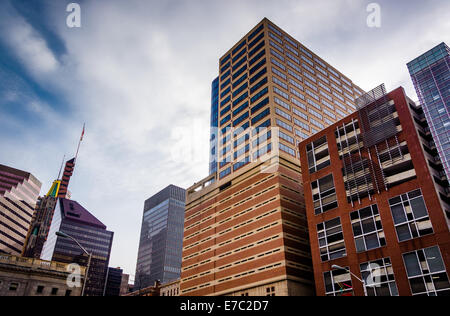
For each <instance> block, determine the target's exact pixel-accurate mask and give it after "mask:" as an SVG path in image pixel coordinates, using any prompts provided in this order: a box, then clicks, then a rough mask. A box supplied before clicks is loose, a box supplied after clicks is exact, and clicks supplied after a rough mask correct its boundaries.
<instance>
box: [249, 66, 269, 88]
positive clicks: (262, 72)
mask: <svg viewBox="0 0 450 316" xmlns="http://www.w3.org/2000/svg"><path fill="white" fill-rule="evenodd" d="M266 73H267V68H264V69H263V70H261V71H260V72H258V73H257V74H256V75H254V76H253V77H252V78H250V84H254V83H255V82H256V81H257V80H258V79H259V78H261V77H262V76H264V75H265V74H266Z"/></svg>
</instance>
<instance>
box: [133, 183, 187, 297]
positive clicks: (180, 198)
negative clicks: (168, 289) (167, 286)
mask: <svg viewBox="0 0 450 316" xmlns="http://www.w3.org/2000/svg"><path fill="white" fill-rule="evenodd" d="M184 208H185V190H184V189H182V188H179V187H176V186H174V185H170V186H168V187H167V188H165V189H164V190H162V191H161V192H159V193H157V194H156V195H154V196H153V197H151V198H150V199H148V200H147V201H145V205H144V215H143V220H142V228H141V238H140V243H139V253H138V259H137V265H136V276H135V281H134V282H135V283H134V284H135V290H137V289H142V288H145V287H148V286H151V285H153V284H154V283H155V281H156V280H159V281H160V282H161V283H167V282H170V281H174V280H176V279H178V278H180V274H181V257H182V249H183V230H184Z"/></svg>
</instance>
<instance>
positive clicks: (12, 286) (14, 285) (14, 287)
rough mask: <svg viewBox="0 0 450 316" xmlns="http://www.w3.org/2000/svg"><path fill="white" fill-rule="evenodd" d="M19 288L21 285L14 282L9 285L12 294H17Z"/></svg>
mask: <svg viewBox="0 0 450 316" xmlns="http://www.w3.org/2000/svg"><path fill="white" fill-rule="evenodd" d="M18 288H19V283H15V282H12V283H10V284H9V290H10V291H12V292H16V291H17V289H18Z"/></svg>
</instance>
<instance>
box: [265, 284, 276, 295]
mask: <svg viewBox="0 0 450 316" xmlns="http://www.w3.org/2000/svg"><path fill="white" fill-rule="evenodd" d="M266 296H275V287H274V286H272V287H268V288H267V289H266Z"/></svg>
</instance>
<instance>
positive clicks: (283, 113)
mask: <svg viewBox="0 0 450 316" xmlns="http://www.w3.org/2000/svg"><path fill="white" fill-rule="evenodd" d="M275 113H277V114H278V115H279V116H281V117H283V118H285V119H286V120H288V121H291V120H292V118H291V116H290V115H289V114H287V113H286V112H284V111H283V110H281V109H279V108H275Z"/></svg>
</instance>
